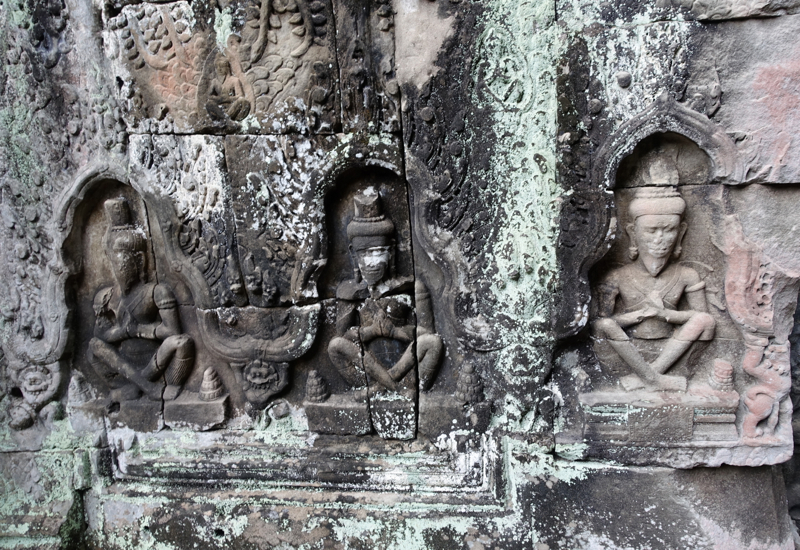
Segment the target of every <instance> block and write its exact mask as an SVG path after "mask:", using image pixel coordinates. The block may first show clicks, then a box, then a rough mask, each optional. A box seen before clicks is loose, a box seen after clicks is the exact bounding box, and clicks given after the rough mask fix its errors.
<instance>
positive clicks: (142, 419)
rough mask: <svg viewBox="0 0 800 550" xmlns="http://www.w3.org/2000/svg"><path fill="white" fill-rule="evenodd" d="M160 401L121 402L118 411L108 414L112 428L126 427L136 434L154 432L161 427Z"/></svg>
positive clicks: (144, 399) (138, 400)
mask: <svg viewBox="0 0 800 550" xmlns="http://www.w3.org/2000/svg"><path fill="white" fill-rule="evenodd" d="M161 407H162V402H161V401H151V400H149V399H147V398H145V397H143V398H141V399H137V400H135V401H121V402H120V404H119V410H118V411H115V412H111V413H109V419H110V420H111V427H112V428H120V427H126V428H130V429H132V430H135V431H137V432H155V431H158V430H159V429H161V427H162V426H163V419H162V416H161Z"/></svg>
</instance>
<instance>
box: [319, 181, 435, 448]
mask: <svg viewBox="0 0 800 550" xmlns="http://www.w3.org/2000/svg"><path fill="white" fill-rule="evenodd" d="M353 202H354V215H353V218H352V220H351V221H350V222H349V223H348V224H347V239H348V243H349V250H350V254H351V259H352V264H353V275H354V276H353V278H352V279H348V280H344V281H342V282H341V283H340V284H339V285H338V288H337V289H336V298H337V304H338V305H337V318H336V329H337V334H338V335H337V336H335V337H334V338H333V339H331V341H330V343H329V344H328V355H329V357H330V360H331V363H332V364H333V365H334V367H335V368H336V370H337V371H338V372H339V374H340V375H341V377H342V378H343V379H344V380H345V381H346V382H347V384H348V385H349V386H350V387H351V388H352V391H351V392H350V393H349V394H348V395H347V396H346V397H344V399H345V400H347V399H349V400H350V402H349V403H346V404H345V406H346V407H347V408H351V409H357V410H356V411H354V413H355V414H353V415H351V416H352V417H353V418H357V419H358V421H357V422H351V423H350V424H348V425H346V426H340V427H338V431H336V432H334V433H368V432H369V431H371V428H370V424H371V426H372V427H374V428H375V430H376V432H377V433H378V435H379V436H381V437H383V438H388V439H412V438H414V437H415V435H416V430H417V391H418V387H419V389H421V390H425V389H427V388H428V387H430V384H431V382H432V381H433V378H434V376H435V374H436V370H437V368H438V364H439V360H440V358H441V355H442V350H443V346H442V339H441V337H440V336H439V335H438V334H436V333H435V327H434V323H433V313H432V308H431V304H430V296H429V295H428V292H427V289H426V288H425V286H424V285H423V284H422V283H421V282H420V281H417V282H416V283H415V284H414V281H413V279H412V278H410V277H402V276H398V274H397V272H396V271H395V268H394V256H395V251H394V246H395V237H394V235H395V226H394V224H393V222H392V221H391V220H390V219H389V218H387V216H386V215H385V214H384V213H383V209H382V205H381V198H380V195H379V194H378V193H377V192H376V191H375V190H374V189H372V188H368V189H367V190H366V191H364V192H362V193H360V194H358V195H356V196H355V198H354V201H353ZM412 284H414V287H415V301H414V304H415V305H416V315H415V310H414V307H413V306H412V301H411V296H410V295H409V294H408V292H409V291H410V290H411V286H412ZM317 377H318V374H316V373H315V374H314V375H313V376H312V375H309V382H308V384H309V386H308V388H307V395H308V401H309V402H316V403H321V402H324V401H325V398H326V395H325V394H326V392H327V390H326V388H324V385H323V384H321V383H320V382H319V381H317V380H316V378H317ZM312 384H313V387H312ZM335 397H336V398H337V399H329V401H330V402H329V403H328V402H326V403H325V405H324V406H318V408H320V411H321V410H322V409H323V407H324V408H327V409H330V411H331V412H330V414H329V415H328V417H330V415H331V414H332V415H334V416H336V415H343V414H342V409H341V407H340V406H339V403H340V401H341V400H342V398H343V396H335ZM307 408H308V407H307ZM312 408H314V407H312ZM318 416H319V417H320V421H316V418H317V417H318ZM309 421H310V424H311V425H312V429H315V428H316V429H317V430H319V431H329V430H331V429H337V428H336V427H335V426H331V425H323V424H328V423H329V422H330V419H329V418H326V415H325V414H324V413H322V412H320V414H317V411H316V410H314V411H313V412H311V413H310V415H309Z"/></svg>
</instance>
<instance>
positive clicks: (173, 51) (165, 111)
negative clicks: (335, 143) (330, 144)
mask: <svg viewBox="0 0 800 550" xmlns="http://www.w3.org/2000/svg"><path fill="white" fill-rule="evenodd" d="M104 15H105V17H104V43H105V50H106V55H107V56H108V57H109V58H110V59H111V60H112V61H113V62H114V67H115V71H116V73H117V75H116V77H117V83H118V88H119V90H118V92H119V94H120V95H121V97H122V99H123V100H124V102H125V106H126V116H127V122H128V126H129V128H130V129H132V130H133V131H136V132H153V133H168V132H172V131H177V132H188V131H196V132H209V131H210V132H224V133H231V132H239V131H244V132H247V133H294V132H307V131H311V132H320V133H331V132H333V131H334V130H335V128H336V126H337V123H338V118H339V117H338V106H337V103H338V100H337V97H338V90H337V89H336V87H335V82H336V73H335V55H334V53H333V45H332V44H333V26H332V12H331V6H330V3H329V2H326V1H319V0H315V1H309V0H296V1H295V0H291V1H284V0H263V1H261V2H259V1H255V2H252V1H249V2H248V1H243V2H231V3H227V2H226V3H224V4H223V3H220V4H219V5H218V6H216V7H214V8H211V7H208V6H203V5H200V4H192V3H189V2H173V3H166V4H161V3H158V4H151V3H145V4H136V5H129V6H124V7H123V8H122V9H121V10H120V12H119V13H117V14H112V13H110V12H106V13H105V14H104Z"/></svg>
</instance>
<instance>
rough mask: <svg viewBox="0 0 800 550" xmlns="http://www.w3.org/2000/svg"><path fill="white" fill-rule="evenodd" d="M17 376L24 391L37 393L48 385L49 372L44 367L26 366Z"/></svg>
mask: <svg viewBox="0 0 800 550" xmlns="http://www.w3.org/2000/svg"><path fill="white" fill-rule="evenodd" d="M19 378H20V382H21V383H20V385H21V386H22V390H23V391H24V392H25V393H29V394H33V395H37V394H39V393H42V392H43V391H45V390H47V389H48V388H49V387H50V372H49V371H47V370H46V369H42V368H37V367H28V368H27V369H25V370H23V371H22V372H21V373H20V376H19Z"/></svg>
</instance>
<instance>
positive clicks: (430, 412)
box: [418, 393, 490, 439]
mask: <svg viewBox="0 0 800 550" xmlns="http://www.w3.org/2000/svg"><path fill="white" fill-rule="evenodd" d="M489 417H490V405H489V403H476V404H474V405H464V404H462V403H459V402H458V401H457V400H456V399H455V398H454V397H452V396H450V395H442V394H437V393H433V394H431V393H421V394H420V396H419V428H418V429H419V432H420V433H421V434H423V435H425V436H427V437H429V438H431V439H435V438H437V437H438V436H440V435H442V434H448V433H450V432H454V431H457V430H459V431H460V430H468V431H475V432H477V433H482V432H484V431H485V430H486V428H487V426H488V425H489Z"/></svg>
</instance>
